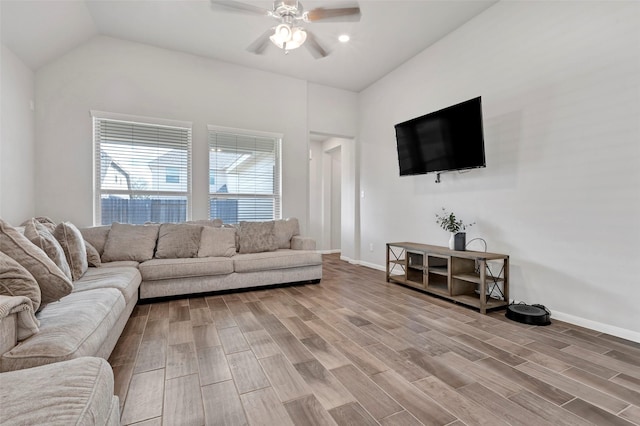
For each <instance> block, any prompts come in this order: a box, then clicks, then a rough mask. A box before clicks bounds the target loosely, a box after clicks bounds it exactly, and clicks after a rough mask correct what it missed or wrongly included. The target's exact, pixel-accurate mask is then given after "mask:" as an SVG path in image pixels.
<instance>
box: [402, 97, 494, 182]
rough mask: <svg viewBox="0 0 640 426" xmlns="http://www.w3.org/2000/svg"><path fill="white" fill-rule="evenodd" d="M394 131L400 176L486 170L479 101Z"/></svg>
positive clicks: (417, 120)
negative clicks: (476, 169)
mask: <svg viewBox="0 0 640 426" xmlns="http://www.w3.org/2000/svg"><path fill="white" fill-rule="evenodd" d="M395 128H396V141H397V143H398V163H399V165H400V176H406V175H418V174H424V173H432V172H437V173H439V172H444V171H450V170H463V169H473V168H478V167H485V166H486V163H485V157H484V136H483V132H482V102H481V99H480V97H477V98H474V99H470V100H468V101H465V102H461V103H459V104H456V105H453V106H450V107H448V108H444V109H441V110H439V111H436V112H432V113H430V114H426V115H423V116H422V117H417V118H414V119H413V120H409V121H405V122H404V123H399V124H396V126H395Z"/></svg>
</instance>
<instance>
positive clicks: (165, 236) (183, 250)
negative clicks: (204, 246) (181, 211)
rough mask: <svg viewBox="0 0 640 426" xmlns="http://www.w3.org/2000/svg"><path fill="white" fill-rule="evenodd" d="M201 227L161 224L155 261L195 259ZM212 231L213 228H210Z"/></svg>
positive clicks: (184, 224)
mask: <svg viewBox="0 0 640 426" xmlns="http://www.w3.org/2000/svg"><path fill="white" fill-rule="evenodd" d="M202 228H203V227H202V226H198V225H189V224H186V223H179V224H178V223H163V224H162V225H160V231H159V232H158V248H157V250H156V256H155V257H156V258H157V259H179V258H185V257H197V256H198V247H199V246H200V234H201V233H202ZM212 229H213V228H212Z"/></svg>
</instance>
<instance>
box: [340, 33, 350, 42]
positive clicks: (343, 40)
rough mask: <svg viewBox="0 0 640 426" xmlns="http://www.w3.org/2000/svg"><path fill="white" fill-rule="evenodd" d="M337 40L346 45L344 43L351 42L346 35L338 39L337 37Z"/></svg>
mask: <svg viewBox="0 0 640 426" xmlns="http://www.w3.org/2000/svg"><path fill="white" fill-rule="evenodd" d="M338 40H339V41H340V42H341V43H346V42H348V41H349V40H351V37H349V35H348V34H342V35H341V36H340V37H338Z"/></svg>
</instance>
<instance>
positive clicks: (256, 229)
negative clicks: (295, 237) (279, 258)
mask: <svg viewBox="0 0 640 426" xmlns="http://www.w3.org/2000/svg"><path fill="white" fill-rule="evenodd" d="M274 225H275V224H274V222H273V221H272V220H270V221H267V222H240V227H239V228H238V244H239V245H240V247H239V250H238V253H261V252H265V251H273V250H277V248H278V245H277V243H276V237H275V234H274V232H273V228H274Z"/></svg>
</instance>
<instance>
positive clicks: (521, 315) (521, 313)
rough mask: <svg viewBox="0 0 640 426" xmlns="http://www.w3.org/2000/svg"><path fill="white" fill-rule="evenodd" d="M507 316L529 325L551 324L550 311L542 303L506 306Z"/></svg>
mask: <svg viewBox="0 0 640 426" xmlns="http://www.w3.org/2000/svg"><path fill="white" fill-rule="evenodd" d="M505 316H506V317H507V318H509V319H510V320H513V321H517V322H521V323H524V324H529V325H549V324H551V312H549V310H548V309H547V308H545V307H544V306H543V305H527V304H524V303H519V304H514V303H512V304H511V305H509V306H507V313H506V314H505Z"/></svg>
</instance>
